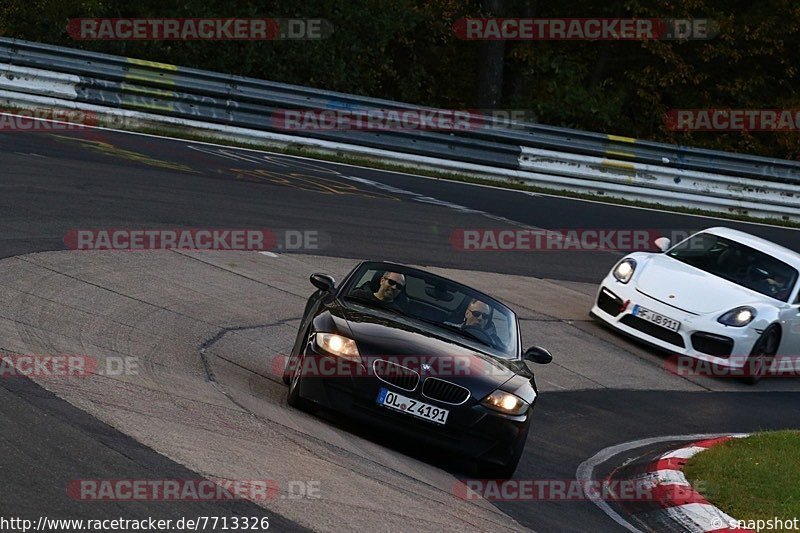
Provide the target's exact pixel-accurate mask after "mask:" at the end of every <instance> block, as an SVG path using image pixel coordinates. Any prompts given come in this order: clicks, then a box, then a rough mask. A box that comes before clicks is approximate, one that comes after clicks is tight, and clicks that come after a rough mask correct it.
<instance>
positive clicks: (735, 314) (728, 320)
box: [717, 307, 756, 328]
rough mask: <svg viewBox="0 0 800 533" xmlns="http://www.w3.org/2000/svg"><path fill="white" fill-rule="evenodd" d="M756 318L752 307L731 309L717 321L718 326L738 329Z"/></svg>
mask: <svg viewBox="0 0 800 533" xmlns="http://www.w3.org/2000/svg"><path fill="white" fill-rule="evenodd" d="M755 317H756V310H755V309H753V308H752V307H737V308H736V309H731V310H730V311H728V312H727V313H725V314H724V315H722V316H721V317H719V318H718V319H717V322H719V323H720V324H725V325H726V326H734V327H737V328H740V327H742V326H746V325H747V324H749V323H750V322H752V321H753V319H754V318H755Z"/></svg>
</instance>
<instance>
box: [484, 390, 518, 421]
mask: <svg viewBox="0 0 800 533" xmlns="http://www.w3.org/2000/svg"><path fill="white" fill-rule="evenodd" d="M481 405H483V406H484V407H488V408H489V409H494V410H495V411H500V412H501V413H505V414H507V415H521V414H523V413H524V412H525V411H527V410H528V407H529V404H528V402H526V401H525V400H523V399H522V398H519V397H517V396H514V395H513V394H511V393H508V392H504V391H501V390H496V391H494V392H493V393H491V394H490V395H489V396H487V397H486V398H485V399H484V400H483V401H482V402H481Z"/></svg>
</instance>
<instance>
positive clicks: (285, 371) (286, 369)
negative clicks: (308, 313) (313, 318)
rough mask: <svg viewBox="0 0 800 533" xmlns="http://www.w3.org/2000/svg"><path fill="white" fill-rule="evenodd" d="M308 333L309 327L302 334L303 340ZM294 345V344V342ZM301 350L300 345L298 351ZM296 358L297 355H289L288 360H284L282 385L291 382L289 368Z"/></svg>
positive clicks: (301, 346)
mask: <svg viewBox="0 0 800 533" xmlns="http://www.w3.org/2000/svg"><path fill="white" fill-rule="evenodd" d="M310 331H311V328H310V327H309V328H308V329H307V330H306V331H305V333H303V338H305V339H308V334H309V332H310ZM295 344H296V342H295ZM292 350H294V348H292ZM302 350H303V345H302V344H301V345H300V351H302ZM297 357H298V355H297V354H291V355H290V356H289V358H288V359H287V360H286V364H285V365H284V366H283V384H284V385H288V384H289V382H290V381H291V377H292V376H291V374H292V372H291V370H289V369H290V368H291V366H292V364H293V363H292V362H293V361H295V360H297Z"/></svg>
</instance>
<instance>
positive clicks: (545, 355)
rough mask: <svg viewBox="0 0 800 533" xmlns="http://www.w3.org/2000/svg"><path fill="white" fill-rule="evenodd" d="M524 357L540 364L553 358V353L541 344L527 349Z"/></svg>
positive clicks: (544, 363)
mask: <svg viewBox="0 0 800 533" xmlns="http://www.w3.org/2000/svg"><path fill="white" fill-rule="evenodd" d="M522 358H523V359H526V360H528V361H533V362H534V363H539V364H540V365H546V364H547V363H549V362H550V361H552V360H553V354H551V353H550V352H548V351H547V350H545V349H544V348H542V347H541V346H533V347H531V348H528V349H527V350H525V353H524V354H522Z"/></svg>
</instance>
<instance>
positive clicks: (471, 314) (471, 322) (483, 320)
mask: <svg viewBox="0 0 800 533" xmlns="http://www.w3.org/2000/svg"><path fill="white" fill-rule="evenodd" d="M489 311H490V309H489V306H488V305H486V304H485V303H483V302H472V303H471V304H470V306H469V307H468V308H467V312H466V313H465V314H464V322H465V324H466V325H467V326H478V327H479V328H482V329H483V328H485V327H486V324H487V323H488V322H489Z"/></svg>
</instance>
